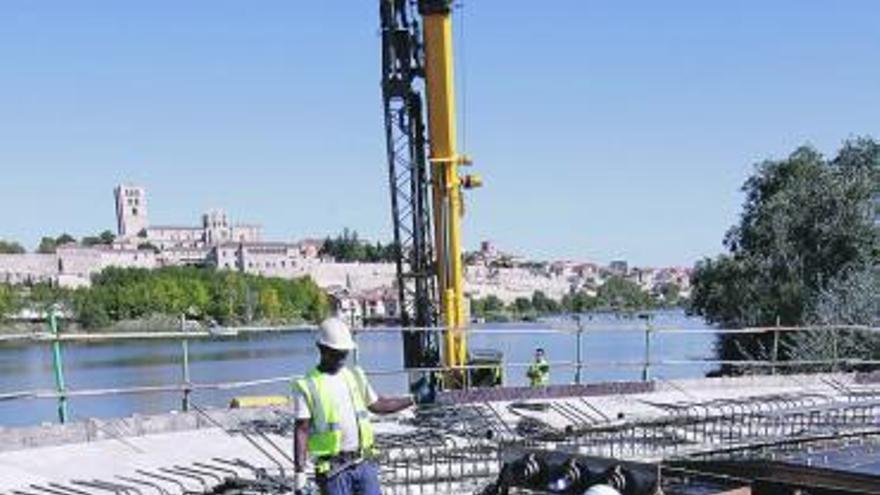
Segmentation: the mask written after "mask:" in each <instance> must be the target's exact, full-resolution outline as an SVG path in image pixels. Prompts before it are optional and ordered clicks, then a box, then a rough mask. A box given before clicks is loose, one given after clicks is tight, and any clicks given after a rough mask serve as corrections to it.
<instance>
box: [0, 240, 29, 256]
mask: <svg viewBox="0 0 880 495" xmlns="http://www.w3.org/2000/svg"><path fill="white" fill-rule="evenodd" d="M24 252H25V250H24V248H23V247H22V246H21V244H19V243H17V242H13V241H4V240H0V254H22V253H24Z"/></svg>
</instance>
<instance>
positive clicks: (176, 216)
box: [0, 181, 697, 268]
mask: <svg viewBox="0 0 880 495" xmlns="http://www.w3.org/2000/svg"><path fill="white" fill-rule="evenodd" d="M125 187H133V188H135V189H140V190H142V191H147V197H148V198H149V199H148V200H147V201H148V205H149V206H146V205H145V206H144V211H145V212H146V214H147V215H148V217H147V218H148V219H146V220H145V223H144V224H140V223H138V224H136V225H137V227H136V228H135V230H140V229H142V228H145V227H148V226H150V227H153V228H159V229H166V228H190V226H192V225H196V227H192V228H195V229H197V230H198V229H200V228H201V227H199V226H198V224H200V223H201V222H203V221H207V220H206V219H205V218H204V217H205V216H207V215H224V216H225V215H227V214H228V217H227V218H229V219H235V220H236V222H235V223H236V224H241V220H242V219H245V220H247V223H246V224H241V225H244V226H247V227H253V228H255V229H256V233H249V234H248V236H247V237H246V238H243V239H241V240H242V241H245V242H251V241H260V242H261V241H263V240H264V238H265V240H267V241H270V242H285V243H292V244H295V243H298V242H301V241H315V240H321V241H322V240H324V239H327V238H334V237H336V236H338V235H340V234H342V233H343V232H344V231H349V232H354V233H357V235H358V236H359V238H360V239H361V240H363V241H365V242H370V243H376V242H380V243H382V244H388V243H390V242H391V241H392V239H391V238H390V234H389V235H388V238H387V239H386V238H380V237H378V236H375V235H370V234H369V233H364V232H363V231H361V230H360V229H358V228H357V227H355V226H348V225H346V226H341V227H339V228H338V229H337V230H333V231H327V232H323V233H320V232H318V233H302V234H297V233H291V234H289V235H287V236H272V235H271V234H270V235H266V236H264V235H262V232H263V231H264V230H265V223H264V222H262V221H261V220H260V219H256V218H251V217H250V216H248V215H247V214H243V215H241V214H239V213H240V212H235V211H233V212H231V211H230V210H229V209H228V208H226V207H224V205H222V204H212V205H211V206H206V207H203V208H202V209H201V210H199V211H190V212H176V211H174V210H173V209H169V208H168V207H167V205H162V203H161V201H158V200H156V199H154V198H153V197H152V191H151V188H149V187H148V186H146V185H144V184H141V183H135V182H133V181H123V182H120V183H118V184H115V185H114V187H113V188H112V191H113V193H112V194H108V195H107V196H108V199H107V208H108V211H110V212H111V215H116V216H115V217H113V222H111V223H107V224H102V225H98V226H95V227H94V228H91V229H88V228H87V229H86V230H84V231H79V232H77V231H73V230H71V229H64V228H62V229H60V230H58V231H57V232H54V231H53V232H45V233H42V234H37V237H36V238H34V239H31V240H22V239H16V238H12V237H4V236H2V235H0V241H6V242H17V243H19V244H21V245H22V247H24V248H25V250H26V251H27V252H37V250H38V247H39V245H40V242H41V240H42V239H43V238H44V237H51V238H56V237H59V236H63V235H69V236H71V237H73V238H74V240H76V241H80V240H82V239H84V238H87V237H94V236H98V235H99V234H101V233H102V232H108V231H109V232H111V233H112V234H113V235H114V236H116V237H117V240H121V239H123V238H124V237H125V234H124V231H125V229H124V228H122V226H121V225H120V218H119V211H118V209H119V208H120V205H119V204H118V201H119V198H118V197H117V194H118V193H117V190H118V189H120V188H125ZM108 189H109V188H108ZM111 201H112V202H116V203H117V204H115V207H116V209H115V210H114V209H111V208H110V206H114V205H110V202H111ZM65 202H67V201H65ZM68 204H69V203H68ZM154 206H156V207H158V208H157V209H158V210H159V211H161V212H163V213H164V214H165V217H163V218H161V219H159V220H158V221H155V219H154V216H153V214H152V211H153V208H154ZM230 213H231V214H230ZM169 214H170V215H169ZM278 230H279V229H277V228H275V229H269V230H267V232H270V233H271V232H273V231H278ZM281 230H283V229H281ZM136 233H137V232H132V233H130V235H129V237H136V235H135V234H136ZM470 241H471V242H469V243H467V245H466V246H465V251H466V252H470V253H477V252H480V251H481V250H484V249H485V246H486V245H487V244H488V245H491V246H493V249H498V250H499V251H500V252H502V253H503V254H504V255H506V256H513V257H515V258H517V259H524V260H531V261H541V262H572V263H588V264H595V265H602V266H609V265H612V264H613V263H614V262H617V261H625V262H627V263H628V264H629V265H631V266H640V267H681V268H690V267H692V266H693V264H694V263H693V262H692V263H677V264H676V263H672V264H645V263H637V262H635V261H634V260H631V259H629V258H627V257H626V256H625V255H620V256H616V257H613V258H610V259H598V258H594V257H588V256H579V257H578V256H562V257H539V256H535V255H533V254H532V253H528V252H524V251H522V250H518V249H516V246H507V245H502V244H499V243H497V242H496V241H495V240H494V239H487V238H480V239H473V240H470ZM133 247H136V245H134V246H133ZM696 261H697V260H694V262H696Z"/></svg>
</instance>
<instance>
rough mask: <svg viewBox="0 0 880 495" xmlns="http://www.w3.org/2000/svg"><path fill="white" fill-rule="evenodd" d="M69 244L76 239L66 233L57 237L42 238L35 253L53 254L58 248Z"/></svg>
mask: <svg viewBox="0 0 880 495" xmlns="http://www.w3.org/2000/svg"><path fill="white" fill-rule="evenodd" d="M70 242H76V239H75V238H74V237H73V236H72V235H70V234H68V233H66V232H65V233H62V234H61V235H59V236H58V237H43V238H42V239H40V245H39V246H37V252H38V253H43V254H50V253H54V252H55V250H56V249H57V248H58V246H62V245H64V244H68V243H70Z"/></svg>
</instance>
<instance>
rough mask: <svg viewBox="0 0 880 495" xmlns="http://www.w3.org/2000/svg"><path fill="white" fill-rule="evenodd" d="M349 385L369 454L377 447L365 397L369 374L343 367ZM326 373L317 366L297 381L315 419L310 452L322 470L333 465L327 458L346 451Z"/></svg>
mask: <svg viewBox="0 0 880 495" xmlns="http://www.w3.org/2000/svg"><path fill="white" fill-rule="evenodd" d="M339 373H342V378H343V379H344V380H345V384H346V385H347V386H348V393H349V395H350V397H351V403H352V405H353V406H354V413H355V416H356V419H357V425H358V437H359V439H360V442H359V443H360V452H361V454H363V455H367V454H369V453H370V452H371V451H372V448H373V425H372V423H370V418H369V412H368V411H367V405H366V404H365V401H364V398H365V397H366V395H367V377H366V376H365V375H364V372H363V370H362V369H361V368H359V367H356V368H355V369H354V371H352V370H350V369H348V368H342V369H341V370H339ZM325 377H326V375H325V374H324V373H322V372H321V371H319V370H318V369H317V368H315V369H313V370H312V371H310V372H309V373H308V374H307V375H306V376H305V377H304V378H300V379H299V380H296V381H294V383H293V386H294V388H295V389H296V390H297V391H299V392H300V393H301V394H303V396H304V397H305V399H306V404H308V406H309V412H310V414H311V419H310V420H309V444H308V448H309V454H311V455H312V456H314V457H315V458H316V463H315V469H316V470H317V472H318V473H322V472H326V471H327V470H328V469H329V468H330V464H329V462H327V459H328V458H330V457H334V456H337V455H339V454H340V453H341V452H342V431H341V430H340V429H339V416H338V407H337V406H336V400H335V399H334V398H333V397H332V396H331V395H330V393H329V392H328V390H327V386H326V384H325V381H324V380H325Z"/></svg>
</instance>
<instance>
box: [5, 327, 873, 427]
mask: <svg viewBox="0 0 880 495" xmlns="http://www.w3.org/2000/svg"><path fill="white" fill-rule="evenodd" d="M47 323H48V331H45V332H34V333H20V334H6V335H0V344H2V343H43V344H49V345H50V346H51V349H52V368H53V374H54V377H55V389H54V390H51V389H35V390H19V391H12V392H0V402H5V401H13V400H27V399H54V400H56V401H57V403H58V420H59V421H60V422H61V423H64V422H67V421H68V420H69V417H70V415H69V411H68V407H69V404H68V400H69V399H70V398H75V397H99V396H114V395H127V394H156V393H177V394H180V395H181V409H182V410H183V411H188V410H189V409H190V406H191V404H190V397H191V394H192V393H193V392H196V391H206V390H238V389H246V388H251V387H255V386H260V385H267V384H278V383H286V382H290V381H291V380H293V379H295V378H297V377H299V376H300V375H282V376H270V377H263V378H257V379H252V380H238V381H225V382H214V383H207V382H195V381H193V379H192V375H191V369H190V368H191V367H190V349H189V343H190V341H193V340H205V339H212V338H231V337H240V336H243V335H248V334H259V333H268V332H275V333H278V332H312V331H314V330H315V329H314V328H313V327H306V326H300V327H239V328H235V329H223V330H222V331H203V330H197V331H193V330H185V325H184V322H183V321H182V323H181V330H180V331H177V332H173V331H157V332H124V333H98V334H85V333H62V332H59V329H58V324H57V320H56V318H55V316H54V315H50V318H49V320H48V322H47ZM403 331H407V332H442V331H444V329H443V328H436V327H433V328H407V329H405V330H404V329H401V328H399V327H398V328H392V327H381V328H359V329H355V330H354V334H355V338H356V339H357V338H358V336H359V335H367V334H378V333H395V334H398V333H401V332H403ZM467 332H468V334H469V335H479V334H492V335H497V336H502V335H530V336H540V335H569V336H571V338H572V339H573V342H572V344H573V345H574V346H575V359H574V360H557V361H550V362H549V364H550V366H551V367H552V368H553V369H555V370H559V369H568V370H571V371H572V372H573V376H572V382H573V383H576V384H581V383H582V382H583V381H584V377H583V374H584V370H585V369H587V368H590V369H608V368H631V369H637V370H641V379H642V380H644V381H649V380H651V379H652V369H653V368H655V367H660V366H693V365H702V366H711V365H715V366H725V365H726V366H736V367H743V368H751V369H766V370H767V372H769V373H776V372H777V371H778V370H779V369H781V368H787V367H791V368H797V367H807V366H812V367H817V366H818V367H822V366H827V367H828V368H829V369H831V370H835V369H841V368H844V367H853V366H880V360H873V359H860V358H854V357H851V356H850V357H847V356H843V355H838V354H836V353H835V355H833V356H832V357H830V358H827V359H797V360H790V359H789V360H782V359H780V358H779V345H780V340H781V338H782V336H784V335H786V334H790V333H795V332H833V333H834V335H838V334H839V333H840V332H866V333H871V334H873V333H880V328H878V327H868V326H858V325H836V326H804V327H783V326H775V327H751V328H740V329H714V328H693V329H687V328H678V327H659V326H655V325H654V324H653V323H652V321H651V320H650V319H648V320H646V321H644V322H642V323H634V324H633V325H624V326H620V325H616V326H615V327H614V328H613V329H611V330H609V329H608V328H607V326H606V327H604V328H603V327H602V326H596V327H593V328H591V327H590V326H589V325H584V324H583V323H582V321H580V320H576V324H575V325H561V326H553V327H551V326H548V327H546V328H503V327H502V328H492V329H485V328H478V329H468V330H467ZM612 332H613V333H620V332H631V333H640V334H643V335H644V340H643V342H644V354H643V358H642V359H641V360H624V361H614V360H605V361H600V360H587V359H585V358H584V353H583V351H582V349H583V339H584V337H586V336H588V335H591V334H608V333H612ZM701 334H703V335H706V334H708V335H714V336H721V335H749V334H751V335H765V336H772V342H773V345H772V352H771V355H770V356H768V357H767V358H766V359H743V360H729V359H728V360H726V359H662V358H659V357H658V356H655V353H654V349H653V348H654V344H653V341H654V339H655V338H656V336H658V335H701ZM132 340H176V341H180V343H181V354H180V364H181V374H180V381H179V382H177V383H170V384H165V385H145V386H130V387H111V388H90V389H82V390H72V389H70V388H69V387H68V386H67V383H66V381H65V376H64V362H63V349H64V344H68V345H71V344H77V343H94V342H115V341H132ZM353 359H354V360H355V362H357V353H355V354H354V356H353ZM531 364H532V363H530V362H516V361H504V362H502V365H501V366H502V369H503V373H504V375H505V376H507V372H508V371H509V370H518V369H525V368H528V367H529V366H530V365H531ZM486 368H487V365H485V364H478V365H468V366H460V367H458V369H461V370H470V369H486ZM444 370H446V368H443V367H430V368H428V367H423V368H386V369H367V370H366V372H367V374H369V375H375V376H381V375H405V374H409V373H419V372H435V371H444Z"/></svg>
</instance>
